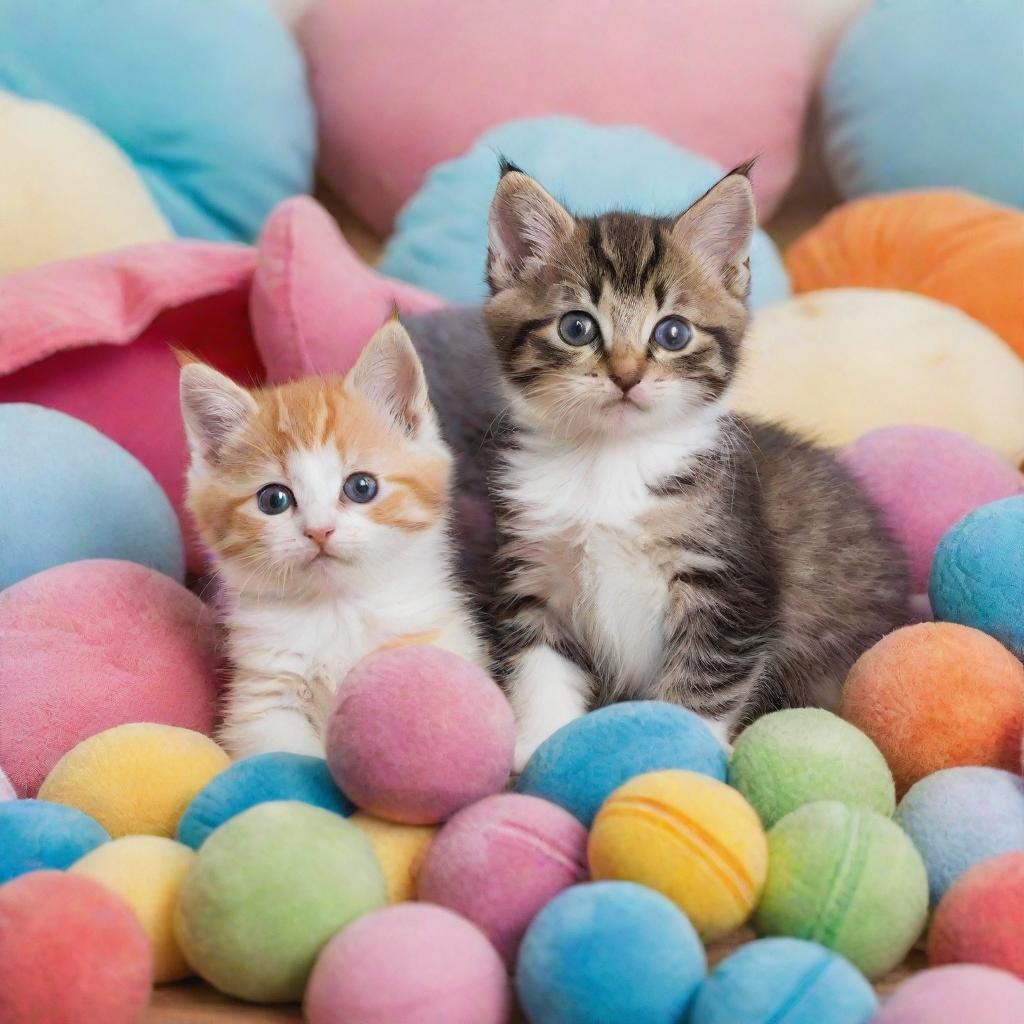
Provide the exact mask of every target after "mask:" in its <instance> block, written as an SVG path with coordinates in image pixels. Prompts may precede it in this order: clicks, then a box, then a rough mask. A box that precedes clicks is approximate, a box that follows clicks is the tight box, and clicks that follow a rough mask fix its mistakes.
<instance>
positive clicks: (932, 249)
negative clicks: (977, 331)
mask: <svg viewBox="0 0 1024 1024" xmlns="http://www.w3.org/2000/svg"><path fill="white" fill-rule="evenodd" d="M786 267H787V269H788V270H789V273H790V277H791V278H792V281H793V288H794V290H795V291H798V292H810V291H817V290H818V289H821V288H847V287H851V286H856V287H859V288H896V289H899V290H901V291H908V292H918V293H919V294H921V295H927V296H929V297H930V298H933V299H938V300H939V302H945V303H948V304H949V305H950V306H956V307H957V308H958V309H962V310H963V311H964V312H965V313H967V314H968V315H969V316H972V317H974V319H975V320H980V321H981V322H982V323H983V324H985V326H986V327H990V328H991V329H992V330H993V331H995V333H996V334H998V335H999V336H1000V337H1001V338H1002V339H1003V340H1004V341H1005V342H1007V343H1008V344H1009V345H1010V347H1011V348H1013V349H1014V350H1015V351H1016V352H1017V353H1018V354H1019V355H1021V356H1024V294H1022V293H1021V290H1020V289H1015V288H1006V287H1005V286H1004V282H1005V281H1013V280H1020V279H1021V278H1022V277H1024V214H1022V213H1021V212H1020V211H1019V210H1013V209H1010V208H1008V207H1005V206H997V205H996V204H995V203H990V202H988V201H987V200H985V199H982V198H981V197H980V196H974V195H971V194H970V193H969V192H958V191H952V190H944V189H935V190H933V191H926V192H899V193H897V194H895V195H889V196H869V197H868V198H866V199H858V200H855V201H854V202H850V203H845V204H843V205H842V206H839V207H837V208H836V209H834V210H832V211H831V212H830V213H828V214H827V215H826V216H825V218H824V219H823V220H822V221H821V222H820V223H818V224H817V225H816V226H815V227H813V228H811V229H810V230H809V231H808V232H807V233H806V234H804V235H802V236H801V237H800V238H799V239H797V241H795V242H794V243H793V244H792V245H791V246H790V247H789V249H787V250H786ZM994 267H998V268H999V271H998V273H993V268H994Z"/></svg>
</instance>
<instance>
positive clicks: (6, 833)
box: [0, 800, 110, 1020]
mask: <svg viewBox="0 0 1024 1024" xmlns="http://www.w3.org/2000/svg"><path fill="white" fill-rule="evenodd" d="M0 836H3V842H2V843H0V884H2V883H4V882H6V881H8V880H9V879H11V878H17V877H18V875H24V874H26V873H27V872H29V871H39V870H41V869H43V868H56V869H57V870H60V871H62V870H63V869H64V868H68V867H70V866H71V865H72V864H74V862H75V861H76V860H78V858H79V857H81V856H82V855H83V854H86V853H88V852H89V851H90V850H94V849H95V848H96V847H97V846H99V845H100V844H101V843H105V842H107V840H109V839H110V835H109V834H108V833H107V831H106V830H105V829H104V828H103V826H102V825H100V824H99V823H98V822H97V821H95V820H94V819H92V818H90V817H89V815H88V814H83V813H82V812H81V811H78V810H75V808H73V807H62V806H61V805H60V804H50V803H44V802H43V801H42V800H6V801H4V802H3V803H0ZM0 1020H2V1018H0Z"/></svg>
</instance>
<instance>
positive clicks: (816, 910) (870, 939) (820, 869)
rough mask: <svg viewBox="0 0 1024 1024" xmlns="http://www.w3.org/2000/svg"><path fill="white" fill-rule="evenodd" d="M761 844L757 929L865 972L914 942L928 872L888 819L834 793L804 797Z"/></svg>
mask: <svg viewBox="0 0 1024 1024" xmlns="http://www.w3.org/2000/svg"><path fill="white" fill-rule="evenodd" d="M768 848H769V867H768V881H767V884H766V885H765V888H764V896H763V898H762V900H761V905H760V906H759V907H758V910H757V914H756V915H755V917H754V927H755V928H756V930H757V931H758V933H759V934H761V935H789V936H793V937H795V938H799V939H809V940H811V941H812V942H820V943H821V944H822V945H823V946H827V947H828V948H829V949H833V950H835V951H836V952H837V953H841V954H842V955H843V956H845V957H846V958H847V960H849V961H850V962H851V963H852V964H853V965H854V966H855V967H857V968H858V969H859V970H861V971H862V972H863V973H864V974H866V975H867V976H868V977H869V978H878V977H881V975H883V974H885V973H886V972H887V971H889V970H891V969H892V968H893V967H895V966H896V964H898V963H900V961H902V960H903V958H904V957H905V956H906V955H907V953H908V951H909V950H910V948H911V946H913V944H914V943H915V942H916V941H917V938H918V936H919V935H920V934H921V931H922V929H923V928H924V924H925V920H926V918H927V915H928V875H927V873H926V871H925V867H924V864H923V862H922V861H921V855H920V854H919V853H918V852H917V850H915V849H914V844H913V843H912V842H911V841H910V840H909V839H908V838H907V836H906V834H905V833H904V832H903V831H902V830H901V829H900V828H899V826H897V825H894V824H893V823H892V822H891V821H890V820H889V819H888V818H884V817H882V815H881V814H877V813H876V812H875V811H868V810H865V809H864V808H862V807H850V806H848V805H846V804H841V803H839V802H838V801H834V800H822V801H819V802H818V803H813V804H805V805H804V806H803V807H798V808H797V809H796V810H795V811H793V812H792V813H790V814H787V815H786V817H784V818H783V819H782V820H781V821H780V822H779V823H778V824H777V825H775V826H774V828H772V830H771V831H770V832H769V833H768Z"/></svg>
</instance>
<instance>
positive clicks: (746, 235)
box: [672, 164, 757, 299]
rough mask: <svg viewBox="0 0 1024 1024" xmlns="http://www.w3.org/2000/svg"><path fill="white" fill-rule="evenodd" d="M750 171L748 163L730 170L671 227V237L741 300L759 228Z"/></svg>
mask: <svg viewBox="0 0 1024 1024" xmlns="http://www.w3.org/2000/svg"><path fill="white" fill-rule="evenodd" d="M749 172H750V165H749V164H747V165H744V166H743V167H739V168H737V169H736V170H735V171H731V172H730V173H729V174H727V175H726V176H725V177H724V178H722V180H721V181H719V182H718V183H717V184H716V185H714V186H712V188H710V189H709V190H708V191H707V192H705V193H704V195H702V196H701V197H700V199H698V200H697V201H696V202H695V203H694V204H693V205H692V206H691V207H690V208H689V209H688V210H687V211H686V212H685V213H684V214H682V215H681V216H680V217H679V219H678V220H677V221H676V222H675V224H674V225H673V227H672V237H673V238H675V239H676V241H677V242H678V243H679V244H680V245H681V246H683V247H685V248H686V249H689V251H690V252H692V253H693V254H694V255H695V256H696V257H697V259H698V260H700V262H701V263H702V264H703V265H704V266H706V267H708V268H709V269H710V270H711V272H712V273H713V274H715V275H716V276H717V277H718V278H719V280H720V281H722V282H723V283H724V284H725V286H726V288H728V289H729V291H730V292H732V293H733V295H735V296H736V297H737V298H740V299H742V298H745V297H746V295H747V292H748V290H749V288H750V265H749V259H750V243H751V240H752V239H753V237H754V229H755V228H756V227H757V206H756V205H755V202H754V190H753V189H752V188H751V186H750V177H749Z"/></svg>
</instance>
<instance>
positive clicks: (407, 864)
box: [349, 811, 437, 903]
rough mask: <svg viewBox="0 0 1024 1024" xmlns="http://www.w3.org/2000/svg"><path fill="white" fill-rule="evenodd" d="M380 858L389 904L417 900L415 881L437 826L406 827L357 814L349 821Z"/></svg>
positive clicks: (367, 815) (360, 813)
mask: <svg viewBox="0 0 1024 1024" xmlns="http://www.w3.org/2000/svg"><path fill="white" fill-rule="evenodd" d="M349 821H351V822H352V824H353V825H355V826H356V828H358V829H359V831H360V832H362V833H363V835H364V836H366V839H367V842H369V844H370V846H372V847H373V852H374V853H375V854H376V855H377V861H378V863H379V864H380V869H381V871H383V872H384V881H385V882H386V883H387V887H388V903H403V902H404V901H406V900H411V899H415V897H416V879H417V877H418V876H419V873H420V868H421V867H422V866H423V858H424V857H425V856H426V855H427V850H428V849H429V848H430V843H431V841H432V840H433V838H434V835H435V834H436V833H437V826H436V825H403V824H401V822H397V821H385V820H384V819H383V818H375V817H374V816H373V815H372V814H365V813H364V812H363V811H357V812H356V813H355V814H353V815H352V817H351V818H349Z"/></svg>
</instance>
